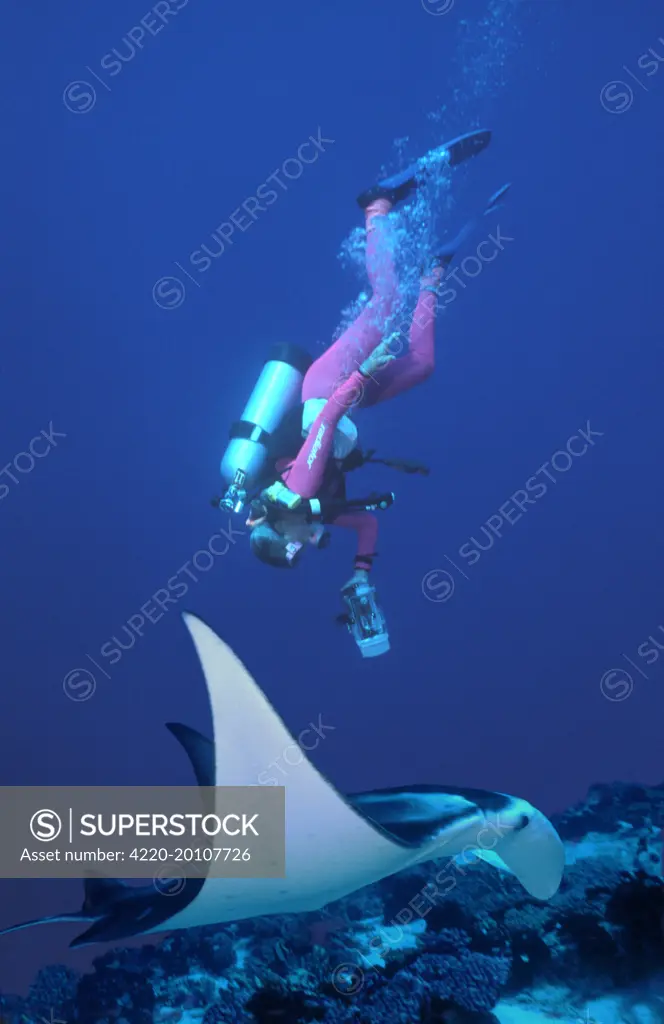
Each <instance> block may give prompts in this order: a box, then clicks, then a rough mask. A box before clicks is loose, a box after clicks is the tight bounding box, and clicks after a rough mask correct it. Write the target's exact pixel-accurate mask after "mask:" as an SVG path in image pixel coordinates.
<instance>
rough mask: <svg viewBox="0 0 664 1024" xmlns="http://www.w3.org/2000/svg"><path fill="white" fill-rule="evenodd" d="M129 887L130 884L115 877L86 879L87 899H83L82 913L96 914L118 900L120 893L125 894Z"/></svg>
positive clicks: (85, 891) (85, 890)
mask: <svg viewBox="0 0 664 1024" xmlns="http://www.w3.org/2000/svg"><path fill="white" fill-rule="evenodd" d="M128 888H129V886H128V885H125V883H124V882H119V881H118V880H117V879H115V878H103V877H101V878H86V879H84V881H83V892H84V893H85V899H84V900H83V907H82V910H81V913H83V914H90V913H92V914H94V913H95V912H96V911H97V912H98V911H102V910H104V909H105V908H107V907H108V905H109V904H110V903H114V902H116V901H117V899H118V897H119V896H120V895H124V893H125V892H126V890H127V889H128Z"/></svg>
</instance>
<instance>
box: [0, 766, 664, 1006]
mask: <svg viewBox="0 0 664 1024" xmlns="http://www.w3.org/2000/svg"><path fill="white" fill-rule="evenodd" d="M553 820H554V824H555V825H556V827H557V829H558V831H559V833H560V835H561V837H562V838H563V840H564V842H565V845H566V855H567V868H566V872H565V877H564V880H563V884H562V886H561V889H560V891H559V893H558V894H557V895H556V897H555V898H554V899H553V900H551V901H550V902H549V903H539V902H537V901H536V900H534V899H531V898H530V897H528V896H527V895H526V894H525V893H524V890H523V889H522V888H521V887H520V886H519V884H518V883H517V882H516V880H515V879H514V878H513V877H512V876H511V875H510V874H508V873H507V872H498V871H496V870H495V869H494V868H492V867H489V866H488V865H487V864H485V863H484V862H483V861H481V860H477V861H474V862H473V863H470V864H469V863H468V862H467V861H464V862H463V863H457V862H449V864H448V866H447V867H446V868H445V872H446V879H447V881H448V884H447V885H446V886H445V890H446V891H445V895H444V896H441V895H440V885H439V886H438V887H437V888H434V889H432V887H431V882H432V879H433V877H434V876H435V875H436V873H438V881H439V882H440V868H441V865H440V864H436V865H431V864H430V865H421V866H419V867H418V868H417V869H414V870H411V871H408V872H403V873H402V874H400V875H397V876H394V877H392V878H388V879H385V880H384V881H383V882H380V883H378V884H377V885H374V886H371V887H370V888H367V889H365V890H363V891H362V892H359V893H356V894H354V895H353V896H351V897H348V898H347V899H345V900H342V901H340V902H339V903H337V904H335V905H334V906H332V907H330V908H328V909H327V911H326V912H324V913H322V914H318V915H313V914H309V915H301V916H293V915H291V916H284V917H274V918H261V919H258V920H255V921H244V922H239V923H236V924H231V925H226V926H220V927H218V928H201V929H195V930H194V929H192V930H190V931H187V932H176V933H173V934H172V935H170V936H168V937H167V938H166V939H165V940H164V941H163V942H162V943H161V944H160V945H159V946H149V945H146V946H143V947H141V948H138V949H117V950H113V951H111V952H109V953H105V954H103V955H102V956H100V957H99V958H98V959H97V960H95V961H94V965H93V971H92V972H91V973H89V974H85V975H83V976H80V977H79V976H77V975H76V974H75V973H74V972H73V971H71V970H69V969H68V968H65V967H62V966H56V967H49V968H45V969H44V970H42V971H40V972H39V974H38V975H37V977H36V978H35V980H34V982H33V984H32V986H31V988H30V992H29V994H28V996H27V998H26V999H18V998H16V997H11V996H9V995H5V996H0V1019H1V1020H2V1021H3V1022H7V1024H19V1022H21V1024H28V1022H34V1024H38V1022H40V1021H42V1020H45V1021H46V1022H48V1021H50V1020H61V1021H67V1022H68V1024H76V1022H79V1024H111V1022H113V1024H160V1022H164V1024H165V1022H173V1024H177V1022H182V1024H312V1022H314V1021H322V1022H323V1024H418V1022H419V1024H489V1022H491V1021H494V1022H495V1021H498V1020H499V1021H501V1022H503V1024H509V1022H511V1021H520V1022H524V1024H525V1022H526V1021H535V1020H541V1021H543V1020H545V1019H547V1020H549V1021H550V1020H552V1019H554V1020H555V1019H558V1020H560V1021H562V1020H565V1021H572V1022H576V1021H578V1022H579V1024H581V1022H586V1024H592V1020H593V1016H592V1015H591V1014H590V1010H589V1009H588V1008H589V1007H590V1006H591V1005H592V1006H593V1007H596V1006H599V1007H600V1010H597V1009H595V1010H593V1013H594V1014H595V1019H597V1020H601V1024H610V1019H613V1020H615V1021H620V1022H625V1024H642V1022H644V1021H647V1022H648V1024H662V1022H664V982H663V981H662V978H661V975H660V972H661V971H662V970H663V969H664V932H663V920H664V884H663V882H662V877H661V873H662V849H661V847H662V838H661V824H662V822H664V786H658V787H652V788H646V787H643V786H636V785H624V784H620V783H616V784H613V785H598V786H594V787H593V788H592V789H591V790H590V792H589V793H588V796H587V798H586V799H585V800H584V801H583V802H582V803H580V804H578V805H577V806H575V807H572V808H570V809H569V810H567V811H566V812H565V813H563V814H561V815H559V816H558V817H557V818H554V819H553ZM432 892H436V893H437V894H438V895H437V897H436V898H435V899H434V898H433V896H431V893H432ZM428 896H429V897H430V898H427V897H428ZM607 1000H612V1002H611V1007H612V1009H611V1013H613V1014H614V1016H613V1018H610V1016H609V1011H608V1009H607V1006H608V1005H609V1003H608V1002H607ZM600 1013H601V1014H603V1016H601V1017H600V1015H599V1014H600ZM494 1014H495V1015H496V1016H494ZM544 1015H546V1016H544Z"/></svg>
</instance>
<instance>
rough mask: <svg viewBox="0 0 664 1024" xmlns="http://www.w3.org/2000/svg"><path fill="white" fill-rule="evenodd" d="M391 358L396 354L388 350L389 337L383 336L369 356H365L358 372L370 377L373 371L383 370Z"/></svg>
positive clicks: (394, 357)
mask: <svg viewBox="0 0 664 1024" xmlns="http://www.w3.org/2000/svg"><path fill="white" fill-rule="evenodd" d="M393 359H396V356H393V355H392V354H391V352H390V338H383V340H382V341H381V343H380V345H378V346H377V347H376V348H375V349H374V350H373V352H372V353H371V355H370V356H367V358H366V359H365V360H364V362H363V363H362V365H361V366H360V373H361V374H363V376H365V377H370V376H371V375H372V374H373V373H377V372H378V371H379V370H383V369H384V368H385V367H386V366H387V364H388V363H391V362H392V360H393Z"/></svg>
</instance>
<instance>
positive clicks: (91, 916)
mask: <svg viewBox="0 0 664 1024" xmlns="http://www.w3.org/2000/svg"><path fill="white" fill-rule="evenodd" d="M83 887H84V893H85V896H84V899H83V906H82V907H81V909H80V910H75V911H72V912H71V913H69V914H66V913H65V914H53V915H52V916H51V917H37V918H35V920H34V921H24V922H23V923H22V924H14V925H11V927H10V928H3V929H2V930H1V931H0V935H7V934H9V932H20V931H22V930H23V929H24V928H33V927H35V925H40V924H61V923H63V922H66V921H94V922H95V923H98V922H99V921H100V919H102V918H103V917H104V915H105V913H106V911H107V910H108V909H109V908H110V906H111V905H112V904H113V903H114V902H115V901H116V900H117V898H118V897H119V896H120V895H121V894H123V893H124V892H125V891H126V888H127V886H125V885H124V884H123V883H122V882H117V881H115V879H112V878H86V879H85V881H84V882H83ZM94 927H95V925H93V928H94ZM91 930H92V929H88V931H87V932H84V935H88V933H89V932H90V931H91ZM84 935H80V936H79V937H78V938H77V939H74V941H73V942H72V943H71V945H72V946H76V945H77V944H78V943H79V940H80V939H83V937H84Z"/></svg>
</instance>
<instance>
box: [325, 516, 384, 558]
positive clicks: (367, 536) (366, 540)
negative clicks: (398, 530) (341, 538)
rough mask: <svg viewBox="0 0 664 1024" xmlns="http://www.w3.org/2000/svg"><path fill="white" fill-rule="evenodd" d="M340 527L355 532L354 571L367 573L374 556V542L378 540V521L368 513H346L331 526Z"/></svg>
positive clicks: (338, 517)
mask: <svg viewBox="0 0 664 1024" xmlns="http://www.w3.org/2000/svg"><path fill="white" fill-rule="evenodd" d="M331 525H332V526H342V527H344V529H346V530H355V532H356V533H357V553H356V555H355V569H356V570H357V569H361V570H364V571H365V572H369V570H370V569H371V566H372V564H373V560H374V557H375V555H376V541H377V539H378V520H377V519H376V517H375V516H374V515H372V514H371V513H370V512H353V513H350V512H347V513H345V514H344V515H341V516H337V518H336V519H335V520H334V521H333V523H332V524H331Z"/></svg>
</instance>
